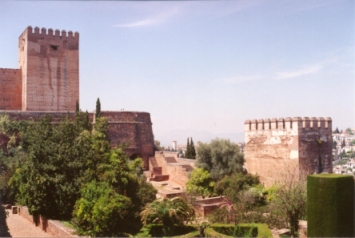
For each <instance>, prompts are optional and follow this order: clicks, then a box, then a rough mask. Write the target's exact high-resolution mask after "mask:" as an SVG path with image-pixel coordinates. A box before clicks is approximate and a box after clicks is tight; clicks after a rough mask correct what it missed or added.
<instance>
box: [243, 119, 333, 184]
mask: <svg viewBox="0 0 355 238" xmlns="http://www.w3.org/2000/svg"><path fill="white" fill-rule="evenodd" d="M245 143H246V144H245V151H244V153H245V161H246V169H247V170H248V172H250V173H253V174H258V175H259V176H260V180H261V181H262V182H263V183H264V184H265V185H266V186H270V185H272V183H273V182H275V181H276V180H277V179H279V178H280V176H281V173H282V172H286V170H287V167H288V166H289V167H292V166H297V169H298V171H297V172H298V173H299V174H298V175H299V176H300V175H301V174H312V173H314V172H316V169H317V166H318V160H319V157H320V158H321V162H322V166H323V171H324V172H328V173H331V172H332V119H331V118H329V117H327V118H326V119H324V118H322V117H319V118H316V117H312V118H309V117H304V118H301V117H294V118H292V119H291V118H290V117H287V118H280V119H275V118H273V119H271V120H270V119H264V120H263V119H261V120H252V121H250V120H246V121H245Z"/></svg>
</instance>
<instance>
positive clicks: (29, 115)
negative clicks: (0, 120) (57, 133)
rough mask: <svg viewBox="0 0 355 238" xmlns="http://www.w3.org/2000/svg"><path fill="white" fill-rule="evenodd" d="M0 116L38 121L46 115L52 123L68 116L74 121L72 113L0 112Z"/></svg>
mask: <svg viewBox="0 0 355 238" xmlns="http://www.w3.org/2000/svg"><path fill="white" fill-rule="evenodd" d="M0 115H8V116H9V118H10V119H11V120H18V121H19V120H26V121H28V120H34V121H38V120H40V119H42V118H44V117H46V115H50V116H51V117H52V122H59V121H60V119H61V118H63V117H66V116H67V115H69V117H70V119H72V120H74V117H75V113H74V112H69V113H68V112H28V111H5V110H4V111H0Z"/></svg>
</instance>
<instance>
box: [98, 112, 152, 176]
mask: <svg viewBox="0 0 355 238" xmlns="http://www.w3.org/2000/svg"><path fill="white" fill-rule="evenodd" d="M101 116H102V117H106V118H107V119H108V123H109V132H108V137H109V138H110V143H111V145H112V146H116V145H119V144H121V143H128V148H127V150H126V152H127V153H128V154H129V155H130V156H131V157H132V158H137V157H141V158H142V159H143V162H144V167H145V169H146V170H148V168H149V162H148V160H149V157H150V156H154V151H155V146H154V135H153V129H152V122H151V119H150V114H149V113H147V112H128V111H101ZM94 121H95V119H94Z"/></svg>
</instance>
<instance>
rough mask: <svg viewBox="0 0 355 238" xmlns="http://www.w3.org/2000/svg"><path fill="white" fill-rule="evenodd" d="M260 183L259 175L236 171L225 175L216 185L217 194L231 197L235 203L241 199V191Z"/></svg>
mask: <svg viewBox="0 0 355 238" xmlns="http://www.w3.org/2000/svg"><path fill="white" fill-rule="evenodd" d="M259 184H260V179H259V176H257V175H252V174H243V173H235V174H232V175H230V176H225V177H224V178H223V179H222V180H220V181H218V182H217V183H216V184H215V186H214V191H215V193H216V194H217V195H224V196H227V197H229V198H230V199H231V201H232V202H233V203H237V202H239V201H240V192H241V191H246V190H248V189H250V188H252V187H255V186H257V185H259Z"/></svg>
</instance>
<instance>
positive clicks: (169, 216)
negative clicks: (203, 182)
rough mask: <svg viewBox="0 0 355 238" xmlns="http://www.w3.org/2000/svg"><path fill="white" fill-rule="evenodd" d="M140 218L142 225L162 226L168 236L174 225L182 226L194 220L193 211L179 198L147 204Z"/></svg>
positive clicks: (164, 199)
mask: <svg viewBox="0 0 355 238" xmlns="http://www.w3.org/2000/svg"><path fill="white" fill-rule="evenodd" d="M141 216H142V221H143V224H144V225H147V224H162V225H163V227H164V229H165V234H166V235H170V234H171V233H172V230H173V227H174V225H179V226H183V225H184V224H185V223H186V222H188V221H191V220H192V219H194V218H195V210H194V208H193V207H192V206H191V205H190V204H188V203H186V202H185V201H184V200H183V199H182V198H181V197H175V198H171V199H168V198H163V199H159V200H155V201H154V202H152V203H150V204H148V205H147V206H146V207H145V209H144V210H143V211H142V212H141Z"/></svg>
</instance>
